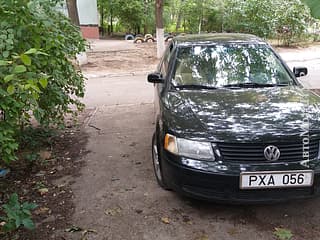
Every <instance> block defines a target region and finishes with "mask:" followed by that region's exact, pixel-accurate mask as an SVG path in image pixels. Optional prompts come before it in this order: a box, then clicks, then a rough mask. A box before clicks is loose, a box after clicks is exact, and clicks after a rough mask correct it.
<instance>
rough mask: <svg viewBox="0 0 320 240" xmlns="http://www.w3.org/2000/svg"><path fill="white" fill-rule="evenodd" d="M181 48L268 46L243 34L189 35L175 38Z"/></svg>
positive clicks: (255, 37) (255, 38)
mask: <svg viewBox="0 0 320 240" xmlns="http://www.w3.org/2000/svg"><path fill="white" fill-rule="evenodd" d="M173 41H174V42H175V44H177V45H179V46H188V45H203V44H206V45H211V44H250V43H251V44H267V43H266V42H265V41H263V40H262V39H260V38H259V37H257V36H255V35H251V34H242V33H208V34H187V35H180V36H177V37H175V38H174V40H173Z"/></svg>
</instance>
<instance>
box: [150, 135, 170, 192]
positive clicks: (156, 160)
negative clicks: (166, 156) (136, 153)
mask: <svg viewBox="0 0 320 240" xmlns="http://www.w3.org/2000/svg"><path fill="white" fill-rule="evenodd" d="M157 139H158V138H157V136H156V134H155V133H154V134H153V137H152V162H153V169H154V173H155V176H156V179H157V182H158V184H159V185H160V187H162V188H163V189H165V190H170V188H169V187H168V184H167V183H166V180H165V178H164V177H163V173H162V166H161V157H160V154H159V147H158V140H157Z"/></svg>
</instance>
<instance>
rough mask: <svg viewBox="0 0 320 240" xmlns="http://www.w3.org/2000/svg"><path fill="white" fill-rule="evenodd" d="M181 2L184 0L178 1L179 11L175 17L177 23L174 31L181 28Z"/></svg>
mask: <svg viewBox="0 0 320 240" xmlns="http://www.w3.org/2000/svg"><path fill="white" fill-rule="evenodd" d="M183 2H184V0H181V2H180V6H179V7H180V9H179V13H178V19H177V25H176V32H178V31H179V29H180V28H181V20H182V6H183Z"/></svg>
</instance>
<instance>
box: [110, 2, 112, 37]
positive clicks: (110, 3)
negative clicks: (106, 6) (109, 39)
mask: <svg viewBox="0 0 320 240" xmlns="http://www.w3.org/2000/svg"><path fill="white" fill-rule="evenodd" d="M110 33H111V34H110V35H111V36H112V35H113V6H112V1H111V2H110Z"/></svg>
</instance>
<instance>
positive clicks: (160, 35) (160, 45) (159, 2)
mask: <svg viewBox="0 0 320 240" xmlns="http://www.w3.org/2000/svg"><path fill="white" fill-rule="evenodd" d="M156 28H157V57H158V58H161V56H162V54H163V52H164V48H165V44H164V26H163V0H156Z"/></svg>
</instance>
